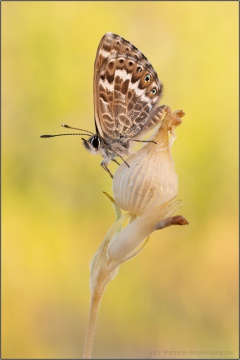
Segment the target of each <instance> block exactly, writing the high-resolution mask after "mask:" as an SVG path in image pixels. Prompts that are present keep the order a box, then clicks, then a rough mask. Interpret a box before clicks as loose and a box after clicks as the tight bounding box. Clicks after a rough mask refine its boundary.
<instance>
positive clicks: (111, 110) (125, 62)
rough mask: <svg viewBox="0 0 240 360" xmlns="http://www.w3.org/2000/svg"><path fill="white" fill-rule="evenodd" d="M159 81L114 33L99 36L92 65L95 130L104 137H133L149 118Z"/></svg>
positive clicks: (141, 57)
mask: <svg viewBox="0 0 240 360" xmlns="http://www.w3.org/2000/svg"><path fill="white" fill-rule="evenodd" d="M161 94H162V83H161V82H160V80H159V79H158V76H157V74H156V72H155V70H154V69H153V67H152V66H151V64H150V63H149V62H148V60H147V58H146V57H145V56H144V55H143V54H142V53H141V52H140V51H139V50H138V49H137V48H136V47H135V46H134V45H132V44H131V43H130V42H129V41H127V40H125V39H123V38H122V37H120V36H118V35H114V34H112V33H107V34H105V35H104V36H103V38H102V40H101V42H100V44H99V47H98V50H97V55H96V59H95V66H94V112H95V124H96V130H97V133H99V135H100V136H101V137H102V138H104V139H106V140H110V141H111V140H113V141H114V140H115V139H119V138H122V139H125V140H126V141H128V140H129V139H131V138H133V137H135V136H136V135H137V134H138V133H139V132H141V130H142V129H143V127H144V126H145V125H146V124H147V122H148V120H149V119H150V118H151V116H150V115H151V112H152V111H154V109H155V104H156V105H157V103H158V101H159V99H160V97H161Z"/></svg>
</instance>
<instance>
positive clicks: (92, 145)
mask: <svg viewBox="0 0 240 360" xmlns="http://www.w3.org/2000/svg"><path fill="white" fill-rule="evenodd" d="M82 140H83V145H84V147H85V149H87V150H88V151H89V152H90V153H91V154H97V152H98V151H99V148H100V138H99V136H98V135H92V136H91V137H90V138H89V139H88V140H86V139H84V138H82Z"/></svg>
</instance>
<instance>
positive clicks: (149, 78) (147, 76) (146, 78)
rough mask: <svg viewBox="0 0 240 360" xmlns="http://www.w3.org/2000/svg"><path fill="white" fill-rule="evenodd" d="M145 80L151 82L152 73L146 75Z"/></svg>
mask: <svg viewBox="0 0 240 360" xmlns="http://www.w3.org/2000/svg"><path fill="white" fill-rule="evenodd" d="M144 80H145V81H146V82H149V81H150V80H151V75H150V74H147V75H145V78H144Z"/></svg>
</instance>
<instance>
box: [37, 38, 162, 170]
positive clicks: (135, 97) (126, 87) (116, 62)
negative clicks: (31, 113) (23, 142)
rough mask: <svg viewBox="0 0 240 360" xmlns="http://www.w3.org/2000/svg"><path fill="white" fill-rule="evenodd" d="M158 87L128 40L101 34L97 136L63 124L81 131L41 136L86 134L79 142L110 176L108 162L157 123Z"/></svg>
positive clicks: (159, 109)
mask: <svg viewBox="0 0 240 360" xmlns="http://www.w3.org/2000/svg"><path fill="white" fill-rule="evenodd" d="M162 91H163V85H162V82H161V81H160V80H159V79H158V76H157V73H156V71H155V70H154V69H153V67H152V65H151V64H150V62H149V61H148V59H147V58H146V57H145V56H144V55H143V54H142V53H141V51H140V50H138V49H137V48H136V47H135V46H134V45H133V44H131V43H130V42H129V41H127V40H125V39H123V38H122V37H121V36H119V35H115V34H112V33H106V34H105V35H104V36H103V37H102V39H101V41H100V44H99V46H98V49H97V54H96V59H95V64H94V79H93V92H94V115H95V127H96V133H92V132H90V131H86V130H83V129H79V128H73V127H71V126H68V125H65V124H63V125H62V126H63V127H66V128H69V129H74V130H80V131H84V133H81V134H80V133H74V134H57V135H41V137H45V138H46V137H54V136H63V135H85V136H89V138H88V139H87V140H86V139H84V138H82V140H83V144H84V146H85V148H86V149H87V150H89V151H90V152H91V153H92V154H97V153H100V154H101V155H102V157H103V161H102V162H101V166H102V167H103V168H104V169H105V170H106V171H107V172H108V173H109V174H110V176H111V177H113V175H112V174H111V172H110V170H109V169H108V166H107V165H108V164H109V162H110V161H114V162H116V163H117V164H119V163H118V162H117V160H116V159H115V158H116V157H119V158H121V159H122V160H123V161H124V162H125V163H126V165H127V166H128V164H127V162H126V161H125V160H124V158H123V156H126V155H129V154H130V147H131V145H132V142H133V141H141V142H147V141H151V140H140V139H141V138H142V137H143V135H145V134H146V132H148V131H150V130H151V129H152V128H153V127H155V126H156V125H157V124H159V123H160V122H161V119H162V110H163V107H164V106H159V107H158V102H159V100H160V98H161V96H162Z"/></svg>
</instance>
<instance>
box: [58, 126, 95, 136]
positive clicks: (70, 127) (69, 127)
mask: <svg viewBox="0 0 240 360" xmlns="http://www.w3.org/2000/svg"><path fill="white" fill-rule="evenodd" d="M62 127H65V128H68V129H72V130H79V131H85V132H86V133H89V134H91V135H94V133H93V132H91V131H88V130H84V129H79V128H75V127H72V126H69V125H66V124H62ZM82 135H86V134H82Z"/></svg>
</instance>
